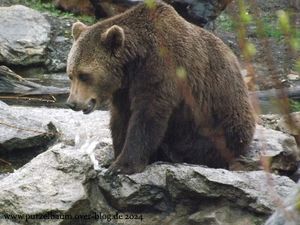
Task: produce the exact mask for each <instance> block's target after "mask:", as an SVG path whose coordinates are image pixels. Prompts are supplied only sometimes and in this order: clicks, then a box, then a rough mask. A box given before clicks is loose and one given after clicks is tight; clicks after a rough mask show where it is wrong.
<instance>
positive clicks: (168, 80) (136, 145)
mask: <svg viewBox="0 0 300 225" xmlns="http://www.w3.org/2000/svg"><path fill="white" fill-rule="evenodd" d="M72 33H73V37H74V44H73V46H72V49H71V51H70V53H69V57H68V63H67V73H68V75H69V77H70V79H71V90H70V96H69V99H68V102H67V103H68V105H69V106H70V107H71V108H72V109H73V110H83V113H85V114H87V113H90V112H92V111H93V110H94V109H95V108H96V107H97V106H99V104H100V103H102V102H103V101H105V100H109V101H110V103H111V108H110V112H111V120H110V128H111V134H112V139H113V147H114V153H115V161H114V162H113V163H112V165H111V166H110V168H109V171H110V172H121V173H126V174H132V173H136V172H141V171H143V170H144V168H145V167H146V165H148V164H149V163H151V162H153V161H158V160H160V161H169V162H186V163H193V164H201V165H207V166H209V167H214V168H220V167H223V168H226V167H228V165H229V164H230V162H231V161H232V160H233V159H234V158H236V157H238V156H240V155H242V154H244V153H245V152H246V151H247V147H248V145H249V143H250V142H251V140H252V136H253V132H254V128H255V121H254V116H253V114H252V108H251V106H250V103H249V100H248V94H247V90H246V87H245V84H244V82H243V79H242V76H241V73H240V67H239V64H238V61H237V59H236V57H235V55H234V54H233V53H232V51H231V50H230V49H229V48H228V47H227V46H226V45H225V44H224V43H223V42H222V41H221V40H220V39H219V38H217V37H216V36H214V35H213V34H211V33H209V32H208V31H205V30H203V29H202V28H199V27H197V26H195V25H192V24H191V23H189V22H187V21H186V20H184V19H183V18H182V17H180V16H179V15H178V14H177V13H176V11H175V10H174V9H173V8H172V7H171V6H169V5H167V4H165V3H161V2H157V3H156V4H155V5H147V4H144V3H141V4H139V5H137V6H136V7H134V8H132V9H130V10H128V11H126V12H124V13H122V14H120V15H117V16H115V17H112V18H110V19H107V20H104V21H101V22H98V23H96V24H94V25H92V26H86V25H84V24H82V23H80V22H77V23H75V24H74V25H73V28H72Z"/></svg>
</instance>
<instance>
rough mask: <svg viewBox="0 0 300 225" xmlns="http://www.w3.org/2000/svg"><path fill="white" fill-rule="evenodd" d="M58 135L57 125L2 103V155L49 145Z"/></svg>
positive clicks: (0, 150) (0, 104)
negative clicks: (23, 113)
mask: <svg viewBox="0 0 300 225" xmlns="http://www.w3.org/2000/svg"><path fill="white" fill-rule="evenodd" d="M56 136H57V132H56V128H55V126H54V125H53V124H52V123H50V122H47V123H45V124H43V123H42V122H41V121H39V120H36V119H35V118H34V117H33V116H31V115H30V113H28V114H27V115H20V114H18V113H17V112H16V111H12V110H11V109H10V107H9V106H7V105H5V104H4V103H0V155H2V154H8V153H9V152H10V151H15V150H22V149H34V148H38V147H41V146H47V144H49V142H50V141H52V140H53V139H54V138H55V137H56Z"/></svg>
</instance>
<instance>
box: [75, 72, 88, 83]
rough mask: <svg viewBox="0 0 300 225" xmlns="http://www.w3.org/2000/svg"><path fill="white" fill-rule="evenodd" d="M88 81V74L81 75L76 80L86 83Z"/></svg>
mask: <svg viewBox="0 0 300 225" xmlns="http://www.w3.org/2000/svg"><path fill="white" fill-rule="evenodd" d="M89 79H90V76H89V75H88V74H84V73H81V74H79V75H78V80H80V81H82V82H86V81H88V80H89Z"/></svg>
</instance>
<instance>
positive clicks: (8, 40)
mask: <svg viewBox="0 0 300 225" xmlns="http://www.w3.org/2000/svg"><path fill="white" fill-rule="evenodd" d="M0 21H1V23H0V63H4V64H12V65H30V64H37V63H43V62H44V61H45V50H46V47H47V44H48V42H49V40H50V25H49V23H48V22H47V20H46V19H45V18H44V16H43V15H41V14H40V13H39V12H37V11H35V10H33V9H30V8H27V7H25V6H22V5H14V6H11V7H0Z"/></svg>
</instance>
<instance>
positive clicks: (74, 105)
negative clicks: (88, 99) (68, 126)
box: [66, 102, 76, 110]
mask: <svg viewBox="0 0 300 225" xmlns="http://www.w3.org/2000/svg"><path fill="white" fill-rule="evenodd" d="M66 105H67V106H68V107H69V108H70V109H72V110H76V103H75V102H67V103H66Z"/></svg>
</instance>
